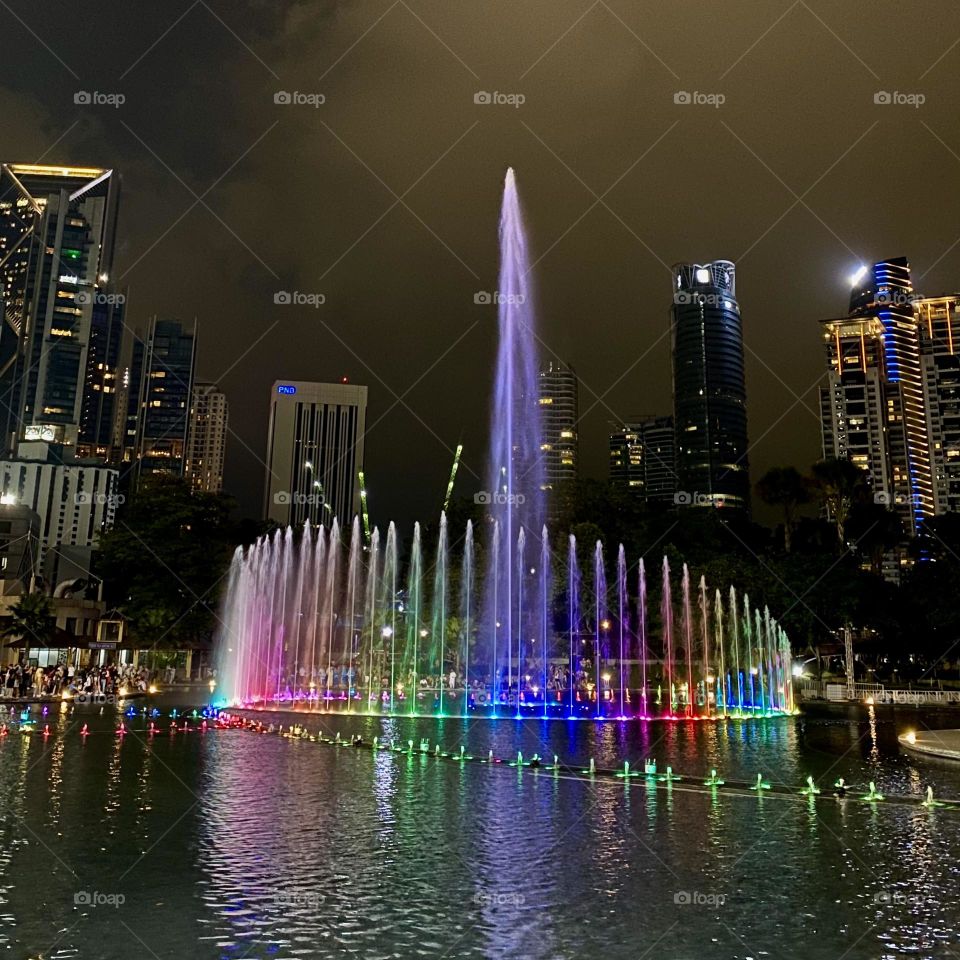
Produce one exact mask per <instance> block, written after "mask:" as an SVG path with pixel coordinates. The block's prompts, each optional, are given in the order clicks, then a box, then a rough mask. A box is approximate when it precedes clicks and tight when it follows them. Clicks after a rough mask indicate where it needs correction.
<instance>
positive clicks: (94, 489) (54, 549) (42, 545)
mask: <svg viewBox="0 0 960 960" xmlns="http://www.w3.org/2000/svg"><path fill="white" fill-rule="evenodd" d="M118 484H119V472H118V471H117V470H116V469H115V468H113V467H108V466H106V465H104V464H96V463H88V462H77V461H75V460H72V459H71V451H70V449H69V448H67V447H65V446H64V445H63V444H57V443H45V442H40V441H36V442H34V441H24V442H22V443H21V444H20V447H19V453H18V454H17V456H16V457H10V458H6V459H3V460H0V501H2V502H3V503H5V504H14V505H18V506H21V507H29V508H30V509H31V510H32V511H34V512H35V513H36V514H37V515H38V518H39V529H38V534H39V536H38V553H37V562H38V564H39V565H40V567H42V569H43V571H44V575H45V576H46V577H47V579H48V582H49V583H50V585H51V586H55V585H56V584H57V583H59V582H60V581H61V580H63V579H69V578H75V577H84V578H87V579H92V574H91V573H90V566H91V557H92V553H93V550H94V547H95V546H96V543H97V540H98V538H99V537H100V535H101V534H102V533H103V532H104V531H105V530H108V529H109V528H110V527H111V526H112V525H113V521H114V517H115V515H116V511H117V507H118V505H119V503H120V501H121V500H122V497H120V496H119V494H118Z"/></svg>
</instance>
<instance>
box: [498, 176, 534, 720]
mask: <svg viewBox="0 0 960 960" xmlns="http://www.w3.org/2000/svg"><path fill="white" fill-rule="evenodd" d="M529 272H530V264H529V259H528V256H527V241H526V236H525V233H524V228H523V217H522V214H521V212H520V202H519V198H518V196H517V184H516V179H515V177H514V173H513V169H512V168H511V169H509V170H507V175H506V179H505V181H504V185H503V207H502V209H501V213H500V278H499V284H498V289H497V293H496V302H497V313H498V328H499V348H498V351H497V365H496V372H495V377H494V390H493V407H492V410H491V417H490V455H489V464H488V474H487V477H488V485H487V490H486V496H485V499H486V503H487V507H488V521H489V524H490V526H491V527H492V526H494V525H496V526H497V527H498V528H499V541H500V549H499V550H497V551H490V553H489V562H488V565H487V576H486V618H485V619H486V623H485V625H484V626H485V629H486V630H487V631H489V644H484V646H486V647H487V649H489V650H490V658H491V664H490V667H491V673H492V681H493V687H494V697H495V700H497V701H500V702H502V701H504V700H507V701H509V700H510V699H511V698H512V697H513V694H512V693H511V689H510V688H511V686H512V683H513V681H514V679H515V678H516V679H517V680H518V679H519V677H520V676H523V675H524V667H525V664H524V655H525V652H526V650H527V645H526V644H525V643H524V642H523V641H524V638H525V637H530V636H535V635H536V630H535V629H534V631H533V632H531V631H530V624H528V623H527V619H528V618H529V616H530V615H531V612H532V613H533V614H534V615H535V614H536V612H537V611H539V610H540V609H541V604H540V601H541V598H540V596H539V593H540V590H541V587H540V583H541V580H540V578H538V577H537V576H536V575H535V573H533V574H530V573H529V572H528V570H527V568H526V566H525V565H523V564H518V563H514V562H512V559H513V558H514V557H516V556H517V555H518V554H517V552H516V551H517V545H518V540H519V538H520V533H521V531H523V538H524V540H525V541H526V550H527V555H528V556H538V555H539V554H540V552H541V550H540V546H541V545H540V543H537V544H536V549H531V542H532V541H539V539H540V537H541V530H542V528H543V520H544V510H543V498H544V493H543V454H542V451H541V449H540V448H541V442H542V441H541V437H542V430H541V418H540V408H539V404H538V391H537V351H536V340H537V338H536V332H535V329H534V309H533V302H532V297H531V290H530V283H529V280H528V275H529ZM488 532H489V533H491V536H490V537H488V541H489V540H492V539H493V538H492V531H488ZM521 601H522V602H521ZM517 690H518V694H519V682H518V684H517Z"/></svg>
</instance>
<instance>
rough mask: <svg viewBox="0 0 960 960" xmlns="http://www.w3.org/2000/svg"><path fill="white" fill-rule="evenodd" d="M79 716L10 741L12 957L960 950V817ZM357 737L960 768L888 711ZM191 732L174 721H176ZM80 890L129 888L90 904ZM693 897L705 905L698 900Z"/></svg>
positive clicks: (954, 777)
mask: <svg viewBox="0 0 960 960" xmlns="http://www.w3.org/2000/svg"><path fill="white" fill-rule="evenodd" d="M84 719H86V720H88V722H90V725H91V731H92V733H91V736H90V737H89V738H87V740H86V741H84V740H83V739H82V738H81V737H80V736H79V735H78V732H77V716H76V715H73V714H71V715H69V716H66V717H62V718H55V719H53V720H51V721H50V723H51V731H52V733H51V736H50V737H49V738H47V739H46V740H44V739H43V738H42V737H40V736H38V735H37V734H34V735H33V736H32V737H20V736H11V737H9V738H7V739H6V741H5V742H3V743H2V744H0V797H2V800H0V839H2V843H0V947H3V948H6V947H9V948H10V949H9V950H8V951H6V952H7V955H9V956H12V957H21V956H23V957H26V956H39V955H42V956H44V957H47V956H51V957H67V956H71V957H78V958H87V957H89V958H91V960H99V958H104V960H110V958H113V957H118V958H119V957H124V958H128V957H129V956H130V955H131V948H132V947H133V953H137V950H138V949H139V945H137V943H136V938H139V939H142V941H143V943H144V944H145V945H146V947H145V948H144V949H143V950H142V951H141V952H142V954H143V955H144V956H150V955H151V954H152V955H155V956H157V957H159V958H167V957H178V958H179V957H184V956H190V957H211V958H213V957H221V958H234V960H240V958H244V957H248V958H251V960H252V958H277V957H323V956H331V957H333V956H342V955H346V954H350V953H355V954H357V955H358V956H362V957H364V958H368V957H370V958H376V957H385V958H386V957H396V958H408V957H410V958H413V957H438V958H439V957H444V956H447V957H465V958H475V957H476V958H479V957H491V956H502V955H507V954H516V955H520V956H524V957H543V958H561V957H581V956H583V955H584V954H585V953H587V952H588V951H590V950H591V949H593V948H596V949H598V950H602V951H603V957H604V960H607V958H609V960H619V958H627V957H630V958H633V960H635V958H637V957H638V956H640V955H642V954H643V952H644V950H647V949H650V950H651V954H650V955H651V956H653V955H656V956H666V957H670V958H684V957H697V958H698V960H699V958H701V957H705V958H711V960H712V958H745V957H761V956H770V957H776V958H793V957H797V958H800V957H803V958H811V960H836V958H837V957H838V956H841V955H843V956H844V957H845V960H847V958H861V957H863V958H867V957H871V958H872V957H895V956H902V955H910V956H916V957H930V958H936V960H940V958H941V957H944V956H948V955H949V954H948V950H953V951H957V950H958V949H960V947H958V940H957V934H956V933H955V932H954V928H955V927H956V926H957V921H958V920H960V908H958V905H957V902H956V891H957V890H958V889H960V884H958V867H957V859H958V858H957V851H958V849H960V846H958V843H960V813H955V812H952V811H944V810H934V811H928V810H925V809H923V808H920V807H917V806H897V805H893V804H888V805H880V806H877V807H872V806H870V805H867V804H861V803H859V802H858V801H855V800H849V801H846V802H843V803H839V802H837V801H835V800H833V799H832V798H827V799H821V800H820V801H807V800H804V799H802V798H799V797H798V798H797V799H796V800H795V801H794V800H785V799H781V798H779V797H776V796H762V797H747V798H744V797H735V796H732V795H729V794H727V795H724V791H723V789H722V788H721V789H719V790H717V791H713V792H710V791H701V792H689V791H685V790H680V789H677V790H673V791H668V790H648V789H646V788H645V787H644V786H643V785H642V784H641V783H638V782H637V781H634V782H633V783H631V784H630V785H629V786H628V785H626V784H624V783H623V782H616V783H608V782H599V781H598V782H596V783H593V784H591V783H590V782H587V781H585V780H581V781H575V780H570V779H565V778H560V777H557V778H555V777H553V776H552V775H551V774H550V773H549V772H548V771H545V770H541V771H539V772H534V771H532V770H529V769H526V770H523V771H522V772H521V771H518V770H517V769H516V768H509V767H506V766H505V765H504V766H503V767H498V768H496V769H492V768H489V767H487V766H486V765H473V764H464V765H460V764H455V763H444V762H438V761H436V760H434V759H432V758H430V757H424V756H419V755H414V756H407V755H399V754H393V753H389V752H380V753H376V754H373V753H371V752H370V751H367V750H354V749H352V748H350V747H347V746H344V747H340V748H331V747H327V746H323V745H319V744H316V743H309V742H302V741H289V740H284V739H280V738H277V737H271V736H256V735H253V734H248V733H243V732H240V731H226V732H214V731H210V732H208V733H206V734H200V733H191V734H187V735H182V734H177V735H175V736H168V735H167V734H166V733H165V732H164V733H162V734H159V735H157V736H156V737H153V738H150V737H148V736H147V735H146V733H145V732H144V731H143V726H144V724H143V723H141V722H139V721H134V722H129V726H130V727H131V728H132V731H131V733H130V734H129V735H128V736H126V737H122V738H121V737H117V736H115V735H114V732H113V730H114V727H115V725H116V717H115V716H114V715H112V714H110V713H109V712H105V713H103V714H102V715H100V714H97V713H95V712H92V713H91V714H89V715H86V716H85V717H84ZM324 723H325V726H326V729H327V730H328V731H330V732H333V731H335V730H339V731H340V732H341V735H342V736H343V737H344V738H347V739H349V737H350V736H351V735H352V734H354V733H356V732H360V733H362V734H363V735H364V736H365V737H368V738H369V737H372V736H374V735H376V736H380V737H381V738H382V739H386V740H390V739H396V740H399V741H402V742H405V741H406V740H407V739H414V740H415V741H419V738H420V737H421V736H424V737H427V738H430V739H431V740H432V741H433V742H436V741H437V739H438V738H439V739H442V741H443V744H444V747H445V749H449V750H451V751H454V752H455V751H456V750H458V749H459V745H460V744H461V743H463V744H465V745H466V746H467V749H468V751H470V752H472V753H474V754H476V755H484V754H486V751H487V750H488V749H493V750H494V751H495V752H496V753H497V754H498V755H500V756H504V757H512V756H515V755H516V752H517V751H518V750H522V751H523V753H524V755H525V756H527V757H529V756H531V755H532V754H533V753H535V752H537V753H540V754H541V756H543V757H544V758H545V759H546V760H547V761H549V760H550V759H552V756H553V754H554V753H556V754H559V755H560V757H561V759H562V760H569V761H574V760H575V761H576V762H578V763H580V764H583V765H586V764H587V763H588V761H589V758H590V757H591V756H593V757H595V758H596V760H597V763H598V765H600V766H620V765H621V763H622V761H623V759H624V758H629V759H630V760H631V762H632V763H633V764H634V765H635V766H636V765H638V764H642V762H643V759H644V758H645V757H656V758H657V759H658V761H659V764H660V767H661V769H662V768H663V767H664V766H665V765H666V764H667V763H670V764H671V765H672V766H673V767H674V769H675V770H676V771H678V772H680V773H683V774H685V775H686V776H687V777H699V776H702V775H704V774H706V773H708V772H709V770H710V768H712V767H716V768H717V769H718V771H719V772H720V774H721V775H722V776H726V777H728V778H731V779H733V778H742V779H753V778H754V777H755V775H756V773H758V772H759V773H762V774H763V775H764V777H765V778H766V779H769V780H773V781H776V782H783V783H789V784H792V785H794V786H796V787H797V788H799V786H800V785H801V784H802V783H803V780H804V779H805V777H806V776H807V774H812V775H813V776H814V777H815V778H816V780H817V781H818V782H819V783H820V784H821V786H822V787H824V793H825V794H826V793H828V790H827V787H828V785H829V784H830V783H832V782H833V780H835V779H836V778H837V777H838V776H843V777H844V778H845V779H846V780H847V781H848V782H850V783H857V784H861V783H865V782H866V781H867V780H870V779H872V780H876V782H877V785H878V787H879V788H880V789H881V790H883V791H885V792H888V793H890V794H895V793H911V794H913V795H917V796H919V795H921V794H922V792H923V790H924V789H925V787H926V784H927V783H928V782H931V781H932V782H934V783H935V784H936V785H937V790H938V793H940V794H942V795H944V796H954V797H957V796H960V772H958V771H956V770H954V769H953V768H951V767H947V766H940V765H933V764H927V763H924V762H922V761H917V760H914V759H911V758H910V757H907V756H904V755H901V754H899V752H898V751H897V750H896V746H895V730H894V728H893V726H892V725H891V724H889V723H885V722H883V721H880V720H878V719H877V718H876V716H873V717H869V718H868V719H867V720H866V721H865V722H863V723H848V722H846V721H842V722H839V721H824V722H821V721H811V720H803V721H800V720H778V721H773V722H769V723H741V724H730V725H727V726H721V725H714V724H705V723H702V724H695V725H688V724H683V723H678V724H659V725H658V724H652V725H645V724H626V725H622V726H619V725H614V724H603V725H594V724H592V723H574V724H556V723H555V724H542V723H540V722H537V721H532V722H526V723H523V724H520V725H517V724H515V723H513V722H511V721H499V722H496V723H491V722H483V721H480V722H476V721H475V722H468V723H465V722H464V721H461V720H445V721H440V722H437V721H433V720H424V721H414V720H410V719H407V718H404V719H395V720H390V719H383V718H364V717H352V718H324ZM161 726H162V727H163V728H164V730H165V728H166V723H161ZM77 891H100V892H101V893H108V894H109V893H117V892H122V894H123V895H124V897H125V902H124V903H123V904H122V905H121V906H117V907H108V906H97V907H86V908H84V907H80V908H77V907H76V906H75V904H74V897H75V894H76V893H77ZM678 901H679V902H678Z"/></svg>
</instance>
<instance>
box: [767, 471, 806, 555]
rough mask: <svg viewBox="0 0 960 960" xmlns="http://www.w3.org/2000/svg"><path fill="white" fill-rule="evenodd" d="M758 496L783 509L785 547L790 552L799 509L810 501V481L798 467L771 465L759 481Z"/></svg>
mask: <svg viewBox="0 0 960 960" xmlns="http://www.w3.org/2000/svg"><path fill="white" fill-rule="evenodd" d="M756 490H757V496H759V497H760V499H761V500H762V501H763V502H764V503H766V504H768V505H769V506H771V507H780V508H782V510H783V549H784V552H785V553H789V552H790V547H791V544H792V540H793V530H794V528H795V526H796V523H797V510H798V508H799V507H801V506H802V505H803V504H805V503H809V502H810V481H809V480H808V479H807V478H806V477H804V476H803V475H802V474H801V473H800V471H799V470H797V468H796V467H771V468H770V469H769V470H768V471H767V472H766V473H765V474H764V475H763V476H762V477H761V478H760V479H759V480H758V481H757V486H756Z"/></svg>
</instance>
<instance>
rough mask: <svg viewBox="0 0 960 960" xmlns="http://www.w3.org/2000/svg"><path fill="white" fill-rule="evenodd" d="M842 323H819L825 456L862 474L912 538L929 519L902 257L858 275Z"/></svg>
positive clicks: (915, 346) (922, 402) (924, 430)
mask: <svg viewBox="0 0 960 960" xmlns="http://www.w3.org/2000/svg"><path fill="white" fill-rule="evenodd" d="M852 286H853V289H852V291H851V294H850V308H849V312H848V314H847V316H846V317H843V318H841V319H839V320H826V321H824V322H823V331H824V333H823V336H824V343H825V346H826V350H827V362H828V380H827V385H826V386H825V387H822V388H821V391H820V408H821V422H822V428H823V453H824V456H825V457H838V458H847V459H849V460H851V461H852V462H853V463H855V464H856V465H857V466H859V467H861V468H862V469H864V470H866V471H867V473H868V475H869V478H870V484H871V487H872V489H873V493H874V497H875V499H876V500H877V501H878V502H880V503H886V504H889V505H890V506H891V507H892V508H893V509H895V510H896V511H897V513H898V514H899V515H900V516H901V518H902V519H903V521H904V524H905V526H906V529H907V530H908V531H909V532H910V533H912V534H916V533H917V532H918V531H919V529H920V526H921V525H922V523H923V521H924V520H925V519H926V518H927V517H930V516H932V515H933V513H934V508H935V507H934V487H933V474H932V468H931V459H930V436H929V418H928V412H927V405H926V398H925V395H924V372H923V364H922V363H921V359H920V330H919V325H918V322H917V313H916V310H915V306H914V301H915V298H914V295H913V287H912V284H911V281H910V266H909V264H908V263H907V260H906V258H905V257H897V258H894V259H891V260H882V261H880V262H879V263H875V264H874V265H873V266H872V267H870V268H867V267H864V268H861V269H860V270H859V271H858V272H857V274H856V275H855V276H854V277H853V278H852Z"/></svg>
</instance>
